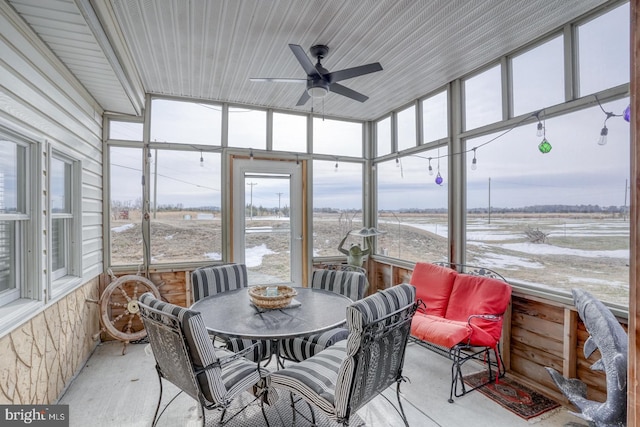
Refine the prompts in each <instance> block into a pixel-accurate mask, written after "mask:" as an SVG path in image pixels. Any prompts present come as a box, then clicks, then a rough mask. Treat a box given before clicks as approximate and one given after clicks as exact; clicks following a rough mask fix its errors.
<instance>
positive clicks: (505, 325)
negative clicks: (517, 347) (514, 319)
mask: <svg viewBox="0 0 640 427" xmlns="http://www.w3.org/2000/svg"><path fill="white" fill-rule="evenodd" d="M512 307H513V304H512V303H509V306H508V307H507V311H506V312H505V313H504V319H503V321H502V337H501V338H500V340H501V348H502V362H503V363H504V369H505V371H508V370H509V369H511V316H512V312H513V309H512Z"/></svg>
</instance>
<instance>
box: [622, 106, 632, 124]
mask: <svg viewBox="0 0 640 427" xmlns="http://www.w3.org/2000/svg"><path fill="white" fill-rule="evenodd" d="M622 116H623V117H624V119H625V120H626V121H628V122H630V121H631V104H629V105H627V108H625V109H624V113H622Z"/></svg>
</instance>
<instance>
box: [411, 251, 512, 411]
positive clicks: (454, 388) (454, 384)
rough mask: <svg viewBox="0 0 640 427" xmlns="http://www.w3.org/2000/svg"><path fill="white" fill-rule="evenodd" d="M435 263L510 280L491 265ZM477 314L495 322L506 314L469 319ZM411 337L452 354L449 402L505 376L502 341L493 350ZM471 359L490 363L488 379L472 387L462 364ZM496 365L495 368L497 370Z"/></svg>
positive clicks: (437, 349)
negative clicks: (464, 374)
mask: <svg viewBox="0 0 640 427" xmlns="http://www.w3.org/2000/svg"><path fill="white" fill-rule="evenodd" d="M433 264H435V265H439V266H442V267H448V268H451V269H453V270H456V271H458V272H459V273H464V274H470V275H473V276H483V277H491V278H493V279H498V280H502V281H503V282H505V283H508V282H507V280H506V279H505V278H504V277H503V276H502V275H501V274H500V273H498V272H496V271H494V270H491V269H489V268H485V267H478V266H473V265H467V264H459V263H451V262H446V261H440V262H434V263H433ZM474 317H481V318H482V319H484V320H495V321H499V320H501V319H502V315H485V316H471V318H469V322H471V320H472V318H474ZM411 340H412V341H414V342H416V343H418V344H419V345H421V346H423V347H425V348H428V349H430V350H432V351H435V352H436V353H438V354H440V355H443V356H445V357H448V358H449V359H451V361H452V362H453V363H452V365H451V389H450V391H449V399H448V402H449V403H453V398H454V397H462V396H464V395H465V394H467V393H469V392H471V391H473V390H476V389H478V388H480V387H483V386H485V385H487V384H490V383H492V382H494V381H495V380H496V379H497V378H503V377H504V376H505V374H506V371H505V368H504V361H503V359H502V352H501V350H500V343H498V345H497V347H496V349H495V350H493V349H492V348H491V347H478V346H472V345H469V344H466V343H460V344H456V345H455V346H453V347H451V348H445V347H441V346H438V345H435V344H431V343H428V342H425V341H422V340H420V339H418V338H415V337H411ZM492 350H493V353H494V356H495V360H493V361H492V358H491V353H492ZM470 360H476V361H481V362H483V363H486V365H487V381H486V382H482V383H480V384H478V385H476V386H474V387H472V388H468V387H467V386H466V385H465V383H464V378H463V375H462V365H464V364H465V363H466V362H468V361H470ZM493 368H495V372H494V370H493Z"/></svg>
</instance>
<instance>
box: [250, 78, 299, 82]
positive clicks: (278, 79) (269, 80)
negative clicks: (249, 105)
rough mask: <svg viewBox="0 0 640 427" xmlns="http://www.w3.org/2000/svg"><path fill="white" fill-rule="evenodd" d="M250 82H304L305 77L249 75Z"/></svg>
mask: <svg viewBox="0 0 640 427" xmlns="http://www.w3.org/2000/svg"><path fill="white" fill-rule="evenodd" d="M249 81H252V82H275V83H305V82H306V81H307V79H288V78H286V77H251V78H250V79H249Z"/></svg>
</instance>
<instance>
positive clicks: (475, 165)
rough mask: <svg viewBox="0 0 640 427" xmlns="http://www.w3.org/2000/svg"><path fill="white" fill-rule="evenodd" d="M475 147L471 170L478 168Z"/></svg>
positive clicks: (474, 148)
mask: <svg viewBox="0 0 640 427" xmlns="http://www.w3.org/2000/svg"><path fill="white" fill-rule="evenodd" d="M476 148H478V147H473V160H471V170H473V171H474V170H476V169H478V161H477V160H476Z"/></svg>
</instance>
